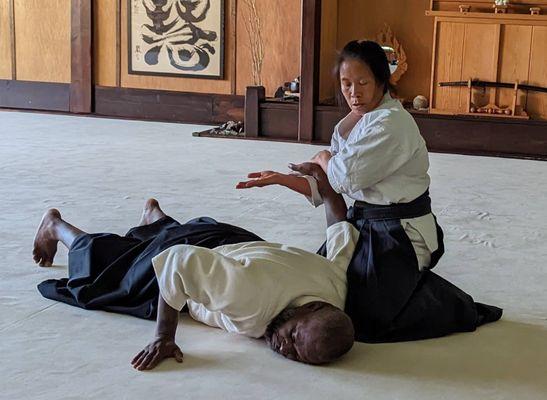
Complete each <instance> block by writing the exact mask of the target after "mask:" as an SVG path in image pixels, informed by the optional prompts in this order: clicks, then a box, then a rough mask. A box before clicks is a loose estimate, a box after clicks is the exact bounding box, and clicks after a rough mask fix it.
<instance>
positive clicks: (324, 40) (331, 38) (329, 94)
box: [319, 0, 338, 102]
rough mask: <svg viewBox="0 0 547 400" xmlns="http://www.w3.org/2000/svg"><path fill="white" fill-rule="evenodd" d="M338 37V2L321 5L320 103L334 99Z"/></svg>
mask: <svg viewBox="0 0 547 400" xmlns="http://www.w3.org/2000/svg"><path fill="white" fill-rule="evenodd" d="M337 35H338V0H323V1H322V4H321V53H320V62H321V63H320V66H319V102H321V101H323V100H327V99H331V98H333V97H334V94H335V90H337V88H336V79H335V78H334V76H333V74H332V71H333V69H334V63H335V61H336V47H337Z"/></svg>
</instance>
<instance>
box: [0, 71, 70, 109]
mask: <svg viewBox="0 0 547 400" xmlns="http://www.w3.org/2000/svg"><path fill="white" fill-rule="evenodd" d="M69 95H70V85H69V84H68V83H54V82H29V81H16V80H11V79H0V107H7V108H24V109H29V110H47V111H65V112H67V111H68V109H69Z"/></svg>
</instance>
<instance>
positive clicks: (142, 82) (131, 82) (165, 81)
mask: <svg viewBox="0 0 547 400" xmlns="http://www.w3.org/2000/svg"><path fill="white" fill-rule="evenodd" d="M127 1H128V0H123V1H122V7H121V22H122V23H121V46H120V48H121V86H122V87H127V88H141V89H160V90H173V91H179V92H193V93H220V94H229V93H231V82H230V79H229V77H231V76H232V68H235V64H236V63H235V61H234V60H233V59H232V54H233V53H232V51H230V50H231V46H233V45H234V43H232V42H233V39H232V38H231V37H230V35H228V34H227V33H228V32H230V30H231V24H233V23H234V21H232V20H231V19H230V18H229V17H228V16H229V15H230V12H229V10H230V7H231V2H232V1H234V0H226V1H225V5H224V10H225V35H224V38H225V42H224V46H225V47H224V76H225V77H226V78H227V79H224V80H213V79H196V78H183V77H181V78H178V77H175V78H172V77H164V76H147V75H129V74H128V66H127V64H128V63H127V61H128V60H127V46H128V42H127Z"/></svg>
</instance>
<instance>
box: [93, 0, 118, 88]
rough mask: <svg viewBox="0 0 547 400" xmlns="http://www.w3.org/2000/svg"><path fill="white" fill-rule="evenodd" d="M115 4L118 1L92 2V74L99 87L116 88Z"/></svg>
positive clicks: (116, 18)
mask: <svg viewBox="0 0 547 400" xmlns="http://www.w3.org/2000/svg"><path fill="white" fill-rule="evenodd" d="M117 3H118V0H95V1H94V2H93V34H94V37H93V58H94V71H93V73H94V80H95V84H96V85H99V86H117V79H116V77H117V63H116V62H117V59H118V54H117V46H116V43H117V20H118V15H117V10H118V7H117Z"/></svg>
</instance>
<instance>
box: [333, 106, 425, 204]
mask: <svg viewBox="0 0 547 400" xmlns="http://www.w3.org/2000/svg"><path fill="white" fill-rule="evenodd" d="M383 111H384V112H385V111H386V110H383ZM398 125H400V124H397V123H396V122H395V121H393V120H391V119H390V118H389V111H388V112H387V114H384V115H382V116H379V117H376V118H371V121H370V122H369V123H368V124H365V125H364V126H363V128H362V130H361V131H360V132H355V133H358V134H356V135H353V134H352V135H351V136H350V137H349V138H348V142H347V144H346V146H345V147H344V148H343V149H342V150H341V151H340V152H339V153H338V154H336V155H335V156H334V157H332V158H331V159H330V161H329V164H328V167H327V176H328V178H329V183H330V184H331V186H332V188H333V189H334V190H335V191H336V192H337V193H346V194H349V193H354V192H357V191H359V190H363V189H366V188H368V187H370V186H373V185H375V184H376V183H378V182H380V181H382V180H383V179H385V178H387V177H388V176H390V175H391V174H393V173H394V172H395V171H397V170H398V169H399V168H401V167H402V166H403V165H404V164H405V163H406V162H408V161H409V160H410V159H411V158H412V157H413V156H414V154H415V152H416V150H417V147H416V146H414V145H413V143H412V138H410V137H407V136H408V135H405V127H404V126H398Z"/></svg>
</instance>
